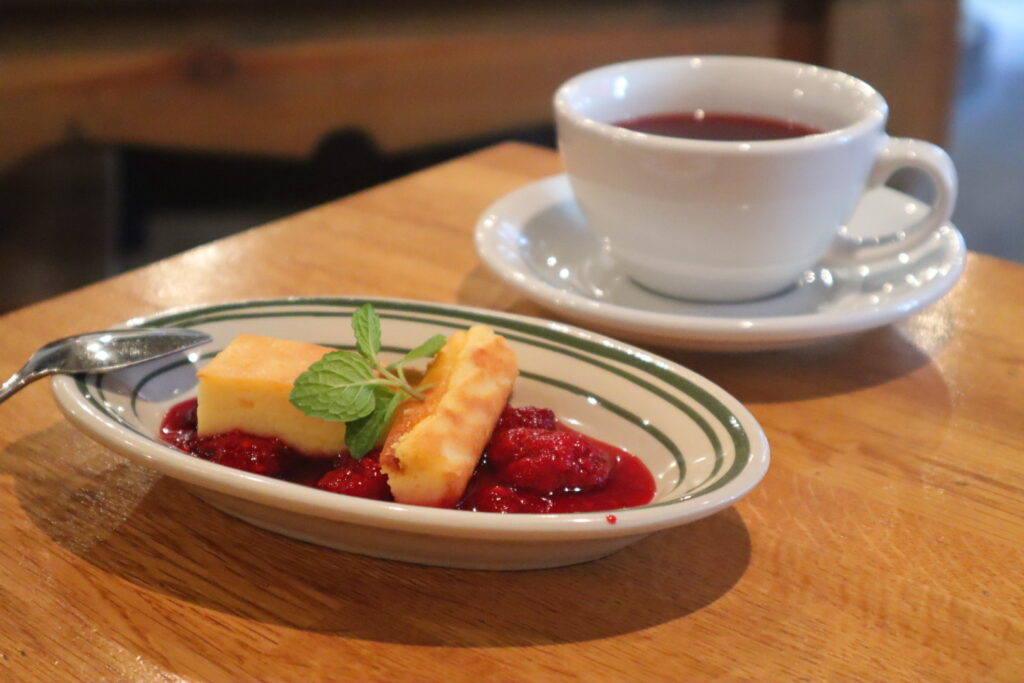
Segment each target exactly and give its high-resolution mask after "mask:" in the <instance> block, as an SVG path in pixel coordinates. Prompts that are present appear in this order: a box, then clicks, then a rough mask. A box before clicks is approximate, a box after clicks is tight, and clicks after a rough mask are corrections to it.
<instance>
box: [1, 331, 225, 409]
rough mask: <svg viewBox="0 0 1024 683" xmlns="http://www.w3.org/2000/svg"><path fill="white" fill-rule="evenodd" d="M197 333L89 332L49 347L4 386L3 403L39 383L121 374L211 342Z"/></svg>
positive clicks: (208, 338) (51, 343)
mask: <svg viewBox="0 0 1024 683" xmlns="http://www.w3.org/2000/svg"><path fill="white" fill-rule="evenodd" d="M211 339H212V338H211V337H210V335H208V334H206V333H204V332H199V331H197V330H182V329H172V328H168V329H145V328H138V329H125V330H106V331H103V332H87V333H85V334H78V335H75V336H72V337H65V338H64V339H58V340H57V341H52V342H50V343H49V344H46V345H45V346H43V347H42V348H40V349H39V350H38V351H36V352H35V353H34V354H32V356H31V357H30V358H29V359H28V362H26V363H25V365H23V366H22V368H21V369H20V370H18V371H17V372H16V373H14V374H13V375H11V377H10V378H9V379H8V380H7V381H6V382H4V383H3V385H0V403H2V402H3V401H5V400H7V399H8V398H10V397H11V396H12V395H14V394H15V393H16V392H18V391H20V390H21V389H23V388H24V387H26V386H28V385H29V384H31V383H32V382H34V381H36V380H37V379H42V378H43V377H47V376H49V375H57V374H63V375H74V374H80V373H100V372H108V371H110V370H119V369H121V368H125V367H128V366H129V365H135V364H136V363H144V362H146V361H149V360H153V359H154V358H160V357H162V356H166V355H169V354H172V353H177V352H179V351H184V350H186V349H190V348H192V347H194V346H198V345H200V344H205V343H207V342H209V341H211Z"/></svg>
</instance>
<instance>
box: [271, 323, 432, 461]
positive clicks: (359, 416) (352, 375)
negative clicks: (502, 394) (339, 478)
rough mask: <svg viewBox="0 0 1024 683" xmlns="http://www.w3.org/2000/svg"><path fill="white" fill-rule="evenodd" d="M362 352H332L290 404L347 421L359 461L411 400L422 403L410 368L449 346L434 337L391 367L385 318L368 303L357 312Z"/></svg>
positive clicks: (299, 385) (301, 380) (302, 380)
mask: <svg viewBox="0 0 1024 683" xmlns="http://www.w3.org/2000/svg"><path fill="white" fill-rule="evenodd" d="M352 331H353V333H354V334H355V338H356V351H355V352H352V351H331V352H330V353H328V354H326V355H324V357H323V358H321V359H320V360H318V361H316V362H315V363H313V364H312V365H310V366H309V369H308V370H306V371H305V372H304V373H302V374H301V375H299V376H298V377H297V378H296V379H295V383H294V385H293V386H292V391H291V394H290V395H289V397H288V398H289V400H290V401H291V403H292V405H293V406H295V407H296V408H298V409H299V410H301V411H302V412H303V413H305V414H306V415H309V416H311V417H318V418H320V419H322V420H330V421H332V422H344V423H345V446H346V447H348V450H349V453H351V455H352V457H353V458H355V459H357V460H358V459H360V458H362V457H363V456H364V455H366V454H367V453H368V452H369V451H370V450H372V449H373V447H374V445H375V444H376V443H377V441H378V440H379V439H380V436H381V434H383V433H384V430H385V429H387V426H388V424H389V423H390V422H391V416H392V415H393V414H394V412H395V409H396V408H397V407H398V404H399V403H401V402H402V401H403V400H404V399H405V398H406V397H412V398H415V399H418V400H420V401H422V400H423V399H424V398H425V396H424V394H423V390H424V389H426V388H427V387H419V388H417V387H414V386H413V385H412V384H411V383H410V382H409V381H408V379H407V378H406V376H405V366H406V365H407V364H408V363H409V362H411V361H414V360H417V359H419V358H427V357H429V356H433V355H434V354H436V353H437V352H438V351H440V350H441V347H442V346H444V344H445V341H446V339H445V337H444V335H441V334H438V335H434V336H433V337H431V338H430V339H428V340H427V341H425V342H423V343H422V344H420V345H419V346H417V347H416V348H414V349H412V350H411V351H409V352H408V353H407V354H405V356H403V357H402V358H401V359H400V360H399V361H397V362H395V363H391V364H390V365H387V366H385V365H384V364H383V363H381V361H380V360H379V359H378V357H377V354H379V353H380V349H381V343H380V339H381V331H380V317H379V316H378V315H377V312H376V311H375V310H374V309H373V305H372V304H369V303H366V304H363V305H362V306H360V307H359V308H358V309H356V311H355V313H353V314H352Z"/></svg>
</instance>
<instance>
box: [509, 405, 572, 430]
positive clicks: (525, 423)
mask: <svg viewBox="0 0 1024 683" xmlns="http://www.w3.org/2000/svg"><path fill="white" fill-rule="evenodd" d="M516 427H530V428H532V429H546V430H549V431H552V430H554V429H555V428H556V427H557V422H556V421H555V413H554V412H553V411H551V410H548V409H547V408H535V407H533V406H523V407H522V408H513V407H512V406H510V405H507V404H506V405H505V408H504V410H502V411H501V417H499V418H498V424H497V425H496V426H495V427H494V431H495V432H500V431H504V430H506V429H515V428H516Z"/></svg>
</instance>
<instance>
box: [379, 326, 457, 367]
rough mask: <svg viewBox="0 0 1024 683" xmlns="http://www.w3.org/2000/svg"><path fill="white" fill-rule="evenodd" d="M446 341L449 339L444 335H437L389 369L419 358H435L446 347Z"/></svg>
mask: <svg viewBox="0 0 1024 683" xmlns="http://www.w3.org/2000/svg"><path fill="white" fill-rule="evenodd" d="M446 341H448V338H447V337H445V336H444V335H443V334H435V335H434V336H433V337H431V338H430V339H428V340H427V341H425V342H423V343H422V344H420V345H419V346H417V347H416V348H414V349H412V350H411V351H409V353H407V354H405V355H404V356H402V360H400V361H398V362H397V363H392V364H391V365H389V366H388V367H389V368H398V367H401V366H403V365H405V364H406V363H408V362H410V361H414V360H416V359H417V358H426V357H428V356H433V355H434V354H435V353H437V352H438V351H440V350H441V347H442V346H444V344H445V342H446Z"/></svg>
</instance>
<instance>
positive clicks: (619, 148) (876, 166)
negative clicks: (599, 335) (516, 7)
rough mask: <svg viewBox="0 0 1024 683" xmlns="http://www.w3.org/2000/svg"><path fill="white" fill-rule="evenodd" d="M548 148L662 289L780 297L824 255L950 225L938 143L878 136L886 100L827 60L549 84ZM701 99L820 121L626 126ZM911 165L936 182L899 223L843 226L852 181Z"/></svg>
mask: <svg viewBox="0 0 1024 683" xmlns="http://www.w3.org/2000/svg"><path fill="white" fill-rule="evenodd" d="M554 108H555V121H556V125H557V131H558V146H559V150H560V152H561V155H562V158H563V161H564V164H565V167H566V171H567V174H568V177H569V181H570V183H571V185H572V189H573V194H574V195H575V197H576V200H577V202H578V203H579V205H580V208H581V209H582V211H583V214H584V216H585V217H586V219H587V221H588V223H589V224H590V226H591V228H592V230H593V231H594V232H595V234H596V235H597V236H598V237H599V238H600V239H601V240H602V241H603V242H604V244H605V245H606V246H607V248H608V249H609V250H610V252H611V254H612V255H613V256H614V257H615V259H616V260H617V261H618V262H619V263H620V264H621V266H622V267H623V269H624V270H625V271H626V272H627V273H628V274H629V275H630V277H632V278H633V279H634V280H635V281H637V282H638V283H640V284H641V285H643V286H645V287H648V288H650V289H653V290H655V291H657V292H660V293H663V294H667V295H670V296H676V297H682V298H688V299H697V300H706V301H734V300H744V299H754V298H759V297H764V296H769V295H771V294H774V293H777V292H779V291H781V290H784V289H786V288H787V287H789V286H791V285H792V284H794V283H795V282H796V281H797V279H798V278H799V277H800V276H801V274H802V273H803V272H804V271H805V270H807V269H808V268H811V267H813V266H815V265H816V264H819V263H822V262H824V263H825V264H831V265H835V266H848V265H851V264H856V263H857V262H860V261H863V260H876V259H880V258H885V257H889V256H892V255H894V254H899V253H900V252H903V251H905V250H908V249H912V248H914V247H915V246H916V245H918V244H920V243H922V242H924V241H925V240H927V239H929V237H930V236H931V233H932V232H934V231H935V230H936V229H938V228H939V227H940V226H942V225H944V224H945V223H947V222H948V221H949V217H950V214H951V213H952V210H953V204H954V202H955V199H956V187H957V177H956V170H955V169H954V167H953V163H952V161H950V159H949V156H948V155H947V154H946V153H945V152H944V151H943V150H942V149H941V148H939V147H937V146H935V145H933V144H931V143H928V142H924V141H922V140H914V139H909V138H893V137H889V136H888V135H886V133H885V122H886V117H887V114H888V106H887V105H886V103H885V100H884V99H883V98H882V96H881V95H880V94H879V93H878V92H877V91H876V90H875V89H874V88H872V87H871V86H870V85H868V84H867V83H865V82H863V81H861V80H859V79H857V78H854V77H853V76H850V75H848V74H844V73H842V72H839V71H835V70H832V69H826V68H822V67H818V66H812V65H809V64H801V63H797V62H789V61H783V60H777V59H765V58H758V57H728V56H694V57H665V58H658V59H646V60H639V61H632V62H624V63H621V64H613V65H610V66H605V67H601V68H598V69H595V70H593V71H588V72H585V73H583V74H580V75H578V76H575V77H574V78H572V79H570V80H569V81H567V82H566V83H565V84H563V85H562V86H561V87H560V88H559V89H558V91H557V92H556V93H555V99H554ZM696 110H703V111H705V112H713V113H723V114H725V113H727V114H740V115H749V116H755V117H763V118H773V119H783V120H792V121H795V122H798V123H802V124H805V125H807V126H811V127H813V128H816V129H818V130H821V131H823V132H822V133H819V134H812V135H806V136H803V137H797V138H789V139H781V140H763V141H752V142H724V141H711V140H698V139H686V138H676V137H668V136H664V135H652V134H646V133H639V132H636V131H632V130H628V129H626V128H623V127H620V126H618V125H615V124H616V123H619V122H623V121H626V120H629V119H633V118H636V117H640V116H648V115H656V114H664V113H683V112H694V111H696ZM904 167H912V168H916V169H919V170H920V171H922V172H924V173H925V174H926V175H927V176H928V177H929V178H931V180H932V182H933V183H934V186H935V200H934V202H933V205H932V209H931V211H930V212H929V214H928V215H927V216H926V217H925V218H923V219H922V221H921V222H920V223H918V224H917V225H915V226H914V227H913V228H912V229H910V230H907V231H903V232H897V233H893V234H883V235H882V236H880V237H873V238H871V239H870V240H856V239H854V238H852V237H850V236H848V235H846V234H845V224H846V222H847V221H848V220H849V218H850V216H852V215H853V213H854V210H855V209H856V207H857V203H858V201H859V200H860V198H861V197H862V196H863V194H864V192H865V191H866V190H867V189H869V188H871V187H874V186H877V185H879V184H882V183H884V182H885V181H886V180H887V179H888V178H889V177H890V176H891V175H892V174H893V173H894V172H895V171H896V170H898V169H900V168H904Z"/></svg>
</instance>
